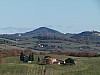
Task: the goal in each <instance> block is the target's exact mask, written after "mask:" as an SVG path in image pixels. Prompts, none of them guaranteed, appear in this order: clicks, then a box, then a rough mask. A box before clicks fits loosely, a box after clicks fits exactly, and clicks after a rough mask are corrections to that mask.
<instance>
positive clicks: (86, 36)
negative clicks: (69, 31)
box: [72, 31, 100, 42]
mask: <svg viewBox="0 0 100 75" xmlns="http://www.w3.org/2000/svg"><path fill="white" fill-rule="evenodd" d="M72 38H74V39H77V40H87V41H98V42H100V32H98V31H85V32H82V33H79V34H76V35H74V36H72Z"/></svg>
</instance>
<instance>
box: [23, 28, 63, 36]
mask: <svg viewBox="0 0 100 75" xmlns="http://www.w3.org/2000/svg"><path fill="white" fill-rule="evenodd" d="M43 35H55V36H60V35H64V34H63V33H61V32H59V31H56V30H53V29H50V28H47V27H40V28H37V29H35V30H33V31H30V32H26V33H23V34H22V36H43Z"/></svg>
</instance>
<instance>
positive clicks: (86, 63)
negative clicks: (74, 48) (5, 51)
mask: <svg viewBox="0 0 100 75" xmlns="http://www.w3.org/2000/svg"><path fill="white" fill-rule="evenodd" d="M38 56H39V57H40V58H41V59H42V58H43V57H44V56H45V55H35V62H34V63H32V64H28V63H23V62H21V61H20V60H19V57H7V58H4V59H3V63H2V64H0V75H100V57H93V58H89V57H71V58H73V59H74V60H75V63H76V65H75V66H68V65H57V64H53V65H39V63H38V62H37V57H38ZM50 56H51V57H55V58H59V59H62V60H63V59H67V58H68V57H69V56H64V55H50ZM41 61H42V60H41ZM40 63H41V62H40Z"/></svg>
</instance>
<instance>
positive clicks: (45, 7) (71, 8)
mask: <svg viewBox="0 0 100 75" xmlns="http://www.w3.org/2000/svg"><path fill="white" fill-rule="evenodd" d="M39 27H48V28H51V29H55V30H58V31H60V32H62V33H80V32H83V31H92V30H96V31H100V0H0V34H6V33H7V34H11V33H24V32H28V31H32V30H34V29H36V28H39Z"/></svg>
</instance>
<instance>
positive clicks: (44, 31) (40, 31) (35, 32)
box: [0, 27, 64, 40]
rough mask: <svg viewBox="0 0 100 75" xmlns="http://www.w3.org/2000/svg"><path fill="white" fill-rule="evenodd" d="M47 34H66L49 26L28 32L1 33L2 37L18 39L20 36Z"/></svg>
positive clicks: (0, 36)
mask: <svg viewBox="0 0 100 75" xmlns="http://www.w3.org/2000/svg"><path fill="white" fill-rule="evenodd" d="M45 35H52V36H64V34H63V33H61V32H59V31H56V30H53V29H50V28H47V27H40V28H37V29H35V30H33V31H29V32H26V33H16V34H1V35H0V38H6V39H11V40H16V39H17V38H19V37H33V36H45Z"/></svg>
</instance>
